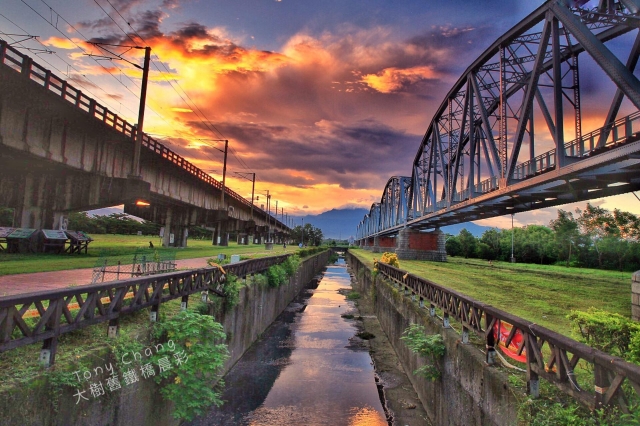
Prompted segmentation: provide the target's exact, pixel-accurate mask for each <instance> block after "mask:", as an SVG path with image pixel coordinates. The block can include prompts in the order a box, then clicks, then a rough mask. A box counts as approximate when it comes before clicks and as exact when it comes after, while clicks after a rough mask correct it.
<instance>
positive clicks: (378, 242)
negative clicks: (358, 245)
mask: <svg viewBox="0 0 640 426" xmlns="http://www.w3.org/2000/svg"><path fill="white" fill-rule="evenodd" d="M395 248H396V238H393V237H381V236H377V237H374V238H373V252H374V253H384V252H386V251H390V252H393V251H395Z"/></svg>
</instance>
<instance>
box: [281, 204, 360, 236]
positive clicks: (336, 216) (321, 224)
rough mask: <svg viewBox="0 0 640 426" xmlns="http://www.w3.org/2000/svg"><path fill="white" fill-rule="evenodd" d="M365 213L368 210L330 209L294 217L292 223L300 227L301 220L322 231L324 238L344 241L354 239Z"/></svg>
mask: <svg viewBox="0 0 640 426" xmlns="http://www.w3.org/2000/svg"><path fill="white" fill-rule="evenodd" d="M367 213H369V210H368V209H331V210H329V211H326V212H323V213H320V214H317V215H307V216H294V223H295V224H296V225H300V219H301V218H303V219H304V223H305V224H306V223H310V224H312V225H313V226H314V227H316V228H320V229H322V233H323V234H324V237H325V238H339V239H342V240H346V239H348V238H349V236H354V237H355V235H356V228H357V227H358V223H360V221H361V220H362V218H363V217H364V215H365V214H367Z"/></svg>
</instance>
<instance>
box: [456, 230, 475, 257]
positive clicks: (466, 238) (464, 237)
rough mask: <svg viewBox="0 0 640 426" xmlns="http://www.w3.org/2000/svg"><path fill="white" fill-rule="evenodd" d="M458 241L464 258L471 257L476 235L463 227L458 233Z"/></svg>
mask: <svg viewBox="0 0 640 426" xmlns="http://www.w3.org/2000/svg"><path fill="white" fill-rule="evenodd" d="M458 241H459V242H460V247H461V249H462V254H463V255H464V257H465V258H467V257H473V256H474V255H475V252H476V244H477V242H478V241H477V240H476V237H474V236H473V234H472V233H471V232H469V231H467V229H466V228H463V229H462V231H460V233H459V234H458Z"/></svg>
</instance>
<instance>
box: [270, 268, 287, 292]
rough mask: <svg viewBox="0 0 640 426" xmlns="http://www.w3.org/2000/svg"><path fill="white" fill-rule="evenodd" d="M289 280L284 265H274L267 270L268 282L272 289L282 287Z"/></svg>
mask: <svg viewBox="0 0 640 426" xmlns="http://www.w3.org/2000/svg"><path fill="white" fill-rule="evenodd" d="M286 280H287V271H285V269H284V268H283V267H282V265H273V266H271V267H270V268H269V269H267V282H268V283H269V286H270V287H280V286H281V285H282V284H283V283H284V282H285V281H286Z"/></svg>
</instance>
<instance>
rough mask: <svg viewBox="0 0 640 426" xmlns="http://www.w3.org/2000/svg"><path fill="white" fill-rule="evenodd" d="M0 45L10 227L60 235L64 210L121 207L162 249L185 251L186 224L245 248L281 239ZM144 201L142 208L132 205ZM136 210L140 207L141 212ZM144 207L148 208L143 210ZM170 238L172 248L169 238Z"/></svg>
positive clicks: (264, 218)
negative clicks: (148, 224)
mask: <svg viewBox="0 0 640 426" xmlns="http://www.w3.org/2000/svg"><path fill="white" fill-rule="evenodd" d="M135 136H136V128H135V127H134V126H133V125H131V124H130V123H128V122H126V121H124V120H122V119H121V118H120V117H118V116H117V114H114V113H113V112H111V111H109V110H108V109H107V108H106V107H104V106H102V105H100V104H99V103H98V102H97V101H96V100H95V99H92V98H89V97H87V96H86V95H84V94H83V93H82V92H81V91H80V90H78V89H76V88H74V87H73V86H71V85H70V84H68V83H67V81H65V80H62V79H61V78H59V77H57V76H55V75H54V74H52V73H51V72H50V71H49V70H46V69H45V68H43V67H42V66H40V65H38V64H37V63H35V62H33V61H32V59H31V58H30V57H28V56H25V55H22V54H21V53H19V52H18V51H17V50H15V49H13V48H12V47H10V46H8V44H7V43H6V42H4V41H2V40H0V205H1V206H5V207H11V208H14V209H15V215H14V225H15V226H19V227H23V228H43V229H61V225H62V224H63V223H64V219H65V216H66V215H68V213H69V212H73V211H84V210H91V209H97V208H103V207H109V206H113V205H118V204H124V206H125V212H126V213H129V214H132V215H135V216H138V217H141V218H143V219H146V220H150V221H153V222H156V223H159V224H162V225H163V226H164V227H165V233H164V235H165V237H164V240H163V245H165V246H168V245H174V246H184V245H186V241H187V236H188V228H189V226H194V225H199V226H206V227H209V228H215V236H214V244H220V245H226V244H227V243H228V238H229V234H230V233H233V234H235V235H237V236H238V242H239V243H244V244H247V243H248V242H249V241H253V242H254V243H261V242H266V239H267V235H269V229H268V228H269V227H270V228H271V233H270V234H271V236H272V240H274V241H275V242H279V241H282V240H284V239H285V238H286V235H287V234H288V232H289V229H288V228H287V227H286V226H285V225H284V224H283V223H281V222H280V221H278V220H277V219H275V218H273V217H272V216H270V215H268V214H267V213H266V212H265V211H264V210H262V209H260V208H257V207H255V206H252V203H251V202H249V201H247V200H245V199H244V198H243V197H241V196H240V195H238V194H237V193H235V192H234V191H232V190H230V189H229V188H225V194H224V197H222V189H223V188H222V184H221V183H220V182H218V181H217V180H215V179H213V178H212V177H210V176H209V175H208V174H206V173H205V172H203V171H202V170H200V169H199V168H197V167H196V166H194V165H193V164H191V163H190V162H188V161H187V160H186V159H184V158H183V157H181V156H179V155H178V154H176V153H175V152H173V151H171V150H170V149H168V148H167V147H166V146H164V145H162V144H161V143H159V142H157V141H156V140H154V139H152V138H151V137H149V136H148V135H146V134H145V135H143V138H142V152H141V157H140V171H141V172H140V175H141V176H139V177H134V176H132V174H133V173H132V171H133V161H132V159H133V156H134V155H133V150H134V143H133V141H134V138H135ZM141 202H144V203H141ZM140 204H144V205H143V206H141V205H140ZM147 204H148V205H147ZM170 234H174V243H173V244H171V243H170V239H169V235H170Z"/></svg>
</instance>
